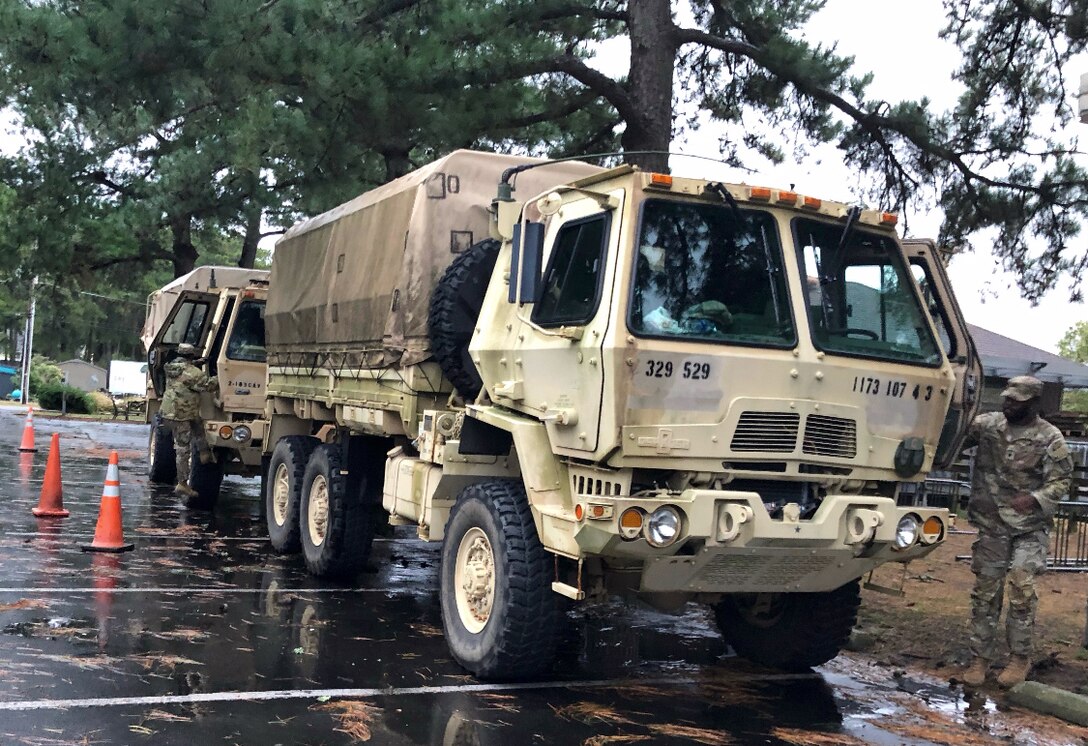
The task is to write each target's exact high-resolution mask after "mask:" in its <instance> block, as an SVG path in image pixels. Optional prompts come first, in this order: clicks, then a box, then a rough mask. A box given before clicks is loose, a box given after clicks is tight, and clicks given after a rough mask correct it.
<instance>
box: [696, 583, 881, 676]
mask: <svg viewBox="0 0 1088 746" xmlns="http://www.w3.org/2000/svg"><path fill="white" fill-rule="evenodd" d="M860 604H861V592H860V590H859V588H858V581H857V580H852V581H850V582H849V583H847V584H846V585H844V586H842V587H841V588H837V589H836V590H833V591H828V592H826V593H737V594H732V595H730V596H726V597H725V598H723V599H722V600H721V601H720V602H719V603H718V604H716V605H715V606H714V616H715V617H716V618H717V620H718V627H719V629H721V632H722V637H723V638H725V641H726V642H728V643H729V644H730V645H731V646H732V648H733V650H735V651H736V653H737V655H739V656H741V657H743V658H747V659H748V660H750V661H752V662H753V663H758V664H760V665H763V666H768V667H770V668H777V669H781V670H784V671H804V670H806V669H809V668H811V667H812V666H818V665H820V664H821V663H827V662H828V661H829V660H831V659H832V658H834V657H835V656H836V655H838V654H839V651H841V650H842V648H843V646H844V645H846V642H847V640H849V639H850V632H851V630H853V629H854V623H855V622H856V621H857V618H858V606H859V605H860Z"/></svg>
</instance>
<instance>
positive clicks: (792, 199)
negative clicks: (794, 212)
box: [778, 192, 797, 205]
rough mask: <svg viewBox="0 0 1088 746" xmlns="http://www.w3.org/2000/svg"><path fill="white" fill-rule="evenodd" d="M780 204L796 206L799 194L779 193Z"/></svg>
mask: <svg viewBox="0 0 1088 746" xmlns="http://www.w3.org/2000/svg"><path fill="white" fill-rule="evenodd" d="M778 202H779V203H780V204H784V205H796V204H797V192H779V193H778Z"/></svg>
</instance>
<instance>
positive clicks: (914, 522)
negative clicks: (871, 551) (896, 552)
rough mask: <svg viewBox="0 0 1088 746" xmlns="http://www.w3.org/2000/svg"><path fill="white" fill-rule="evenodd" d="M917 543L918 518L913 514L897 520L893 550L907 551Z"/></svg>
mask: <svg viewBox="0 0 1088 746" xmlns="http://www.w3.org/2000/svg"><path fill="white" fill-rule="evenodd" d="M916 541H918V516H916V515H914V514H913V513H911V514H908V515H905V516H903V517H902V518H900V519H899V525H898V526H896V527H895V548H896V549H907V548H909V547H912V546H914V542H916Z"/></svg>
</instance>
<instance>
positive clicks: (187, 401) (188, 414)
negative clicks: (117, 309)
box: [159, 343, 219, 497]
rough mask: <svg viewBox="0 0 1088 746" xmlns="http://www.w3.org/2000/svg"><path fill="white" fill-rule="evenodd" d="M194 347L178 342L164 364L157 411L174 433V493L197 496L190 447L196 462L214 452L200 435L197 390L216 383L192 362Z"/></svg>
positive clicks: (206, 460) (201, 423)
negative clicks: (163, 385) (197, 456)
mask: <svg viewBox="0 0 1088 746" xmlns="http://www.w3.org/2000/svg"><path fill="white" fill-rule="evenodd" d="M196 355H197V352H196V348H195V347H193V346H192V345H191V344H186V343H183V344H180V345H178V357H177V359H175V360H171V361H170V362H169V363H167V364H166V366H165V368H164V370H165V371H166V393H165V394H163V397H162V407H160V409H159V411H160V413H161V414H162V416H163V424H164V425H166V426H167V427H168V428H169V429H170V432H172V433H173V435H174V457H175V458H176V460H177V471H178V484H177V487H175V488H174V492H175V493H177V494H179V495H182V496H184V497H197V494H198V493H197V491H196V490H194V489H193V488H192V487H190V486H189V468H190V466H189V464H190V455H191V453H192V448H193V446H196V450H197V452H198V453H199V454H200V463H202V464H207V463H211V462H212V461H215V455H214V454H213V453H212V450H211V448H210V447H209V446H208V441H207V440H206V439H205V438H204V421H203V420H201V419H200V392H201V391H213V390H217V389H218V388H219V382H218V381H217V380H216V379H215V378H214V377H209V376H208V375H207V374H206V373H204V371H202V370H201V369H200V368H198V367H197V366H196V365H194V364H193V360H194V359H195V358H196Z"/></svg>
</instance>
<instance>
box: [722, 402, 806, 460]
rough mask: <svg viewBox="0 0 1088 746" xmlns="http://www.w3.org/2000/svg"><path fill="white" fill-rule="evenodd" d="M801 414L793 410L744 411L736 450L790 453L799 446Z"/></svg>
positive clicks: (739, 424) (738, 423) (738, 430)
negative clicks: (798, 434) (798, 433)
mask: <svg viewBox="0 0 1088 746" xmlns="http://www.w3.org/2000/svg"><path fill="white" fill-rule="evenodd" d="M800 425H801V415H799V414H796V413H793V412H744V413H742V414H741V416H740V420H739V421H738V422H737V430H736V432H734V433H733V441H732V442H731V443H730V444H729V447H730V448H731V449H732V450H734V451H771V452H774V453H789V452H791V451H793V449H794V448H796V447H797V432H798V430H799V429H800Z"/></svg>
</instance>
